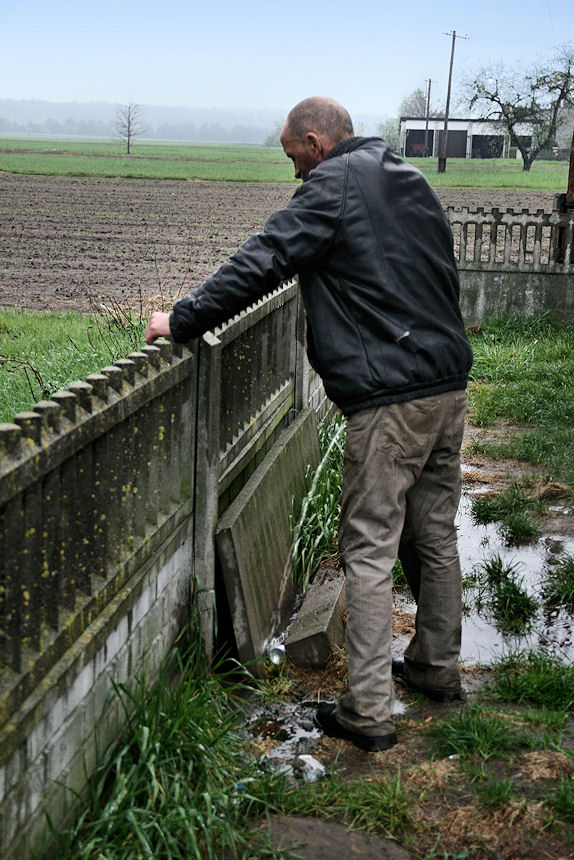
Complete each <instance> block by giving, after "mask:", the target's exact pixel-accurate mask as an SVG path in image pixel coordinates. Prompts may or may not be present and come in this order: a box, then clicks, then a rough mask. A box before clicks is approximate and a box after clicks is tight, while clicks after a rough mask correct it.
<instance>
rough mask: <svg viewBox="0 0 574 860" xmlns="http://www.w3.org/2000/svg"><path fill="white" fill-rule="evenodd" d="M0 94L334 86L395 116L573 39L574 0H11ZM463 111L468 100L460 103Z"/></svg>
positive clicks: (289, 96)
mask: <svg viewBox="0 0 574 860" xmlns="http://www.w3.org/2000/svg"><path fill="white" fill-rule="evenodd" d="M3 7H4V8H3V9H2V24H1V27H2V40H1V50H0V97H1V98H15V99H30V98H39V99H48V100H51V101H110V102H116V103H118V102H119V103H127V102H129V101H134V102H138V103H139V104H142V105H146V104H147V105H171V106H187V107H224V108H235V109H238V108H239V109H249V110H258V109H264V110H268V109H273V110H277V113H278V118H282V116H283V115H284V113H285V112H286V111H287V110H288V109H289V108H290V107H292V106H293V104H295V103H296V102H297V101H299V100H300V99H301V98H304V97H305V96H308V95H329V96H332V97H333V98H335V99H337V100H338V101H340V102H341V103H342V104H344V105H345V107H347V108H348V109H349V111H350V113H351V115H353V116H355V117H356V116H357V115H359V114H370V115H379V116H381V117H388V116H393V115H396V113H397V111H398V106H399V102H400V100H401V98H402V97H403V96H405V95H407V94H408V93H410V92H412V90H413V89H415V88H417V87H420V88H421V89H424V88H425V81H426V79H428V78H430V79H431V80H432V82H433V83H432V95H433V96H434V97H435V98H433V101H436V102H438V103H440V104H443V103H444V99H445V97H446V86H447V78H448V66H449V59H450V48H451V39H450V38H449V36H448V35H445V34H448V33H452V31H453V29H454V30H456V32H457V35H458V34H460V35H461V36H468V37H469V38H468V41H466V40H463V39H460V40H458V39H457V41H456V50H455V61H454V77H453V83H454V85H455V86H456V84H457V82H458V81H459V80H460V78H461V76H462V75H463V73H464V72H465V71H468V70H472V69H475V68H478V67H479V66H481V65H483V64H485V63H487V62H490V61H492V62H497V61H500V60H502V61H504V62H505V63H506V64H507V65H508V66H514V67H516V68H520V67H523V66H524V65H525V63H528V62H530V61H531V60H537V59H542V60H545V59H549V58H550V57H551V56H552V53H553V50H554V49H555V48H556V47H557V46H559V45H563V44H564V43H565V42H568V41H574V0H514V2H511V0H472V1H471V0H456V2H454V0H435V2H432V0H424V2H423V0H395V2H392V3H391V2H388V0H372V1H371V0H288V2H275V0H243V2H233V0H211V2H209V0H201V2H200V0H137V2H136V0H97V2H94V3H89V2H78V0H4V3H3ZM459 113H460V111H459Z"/></svg>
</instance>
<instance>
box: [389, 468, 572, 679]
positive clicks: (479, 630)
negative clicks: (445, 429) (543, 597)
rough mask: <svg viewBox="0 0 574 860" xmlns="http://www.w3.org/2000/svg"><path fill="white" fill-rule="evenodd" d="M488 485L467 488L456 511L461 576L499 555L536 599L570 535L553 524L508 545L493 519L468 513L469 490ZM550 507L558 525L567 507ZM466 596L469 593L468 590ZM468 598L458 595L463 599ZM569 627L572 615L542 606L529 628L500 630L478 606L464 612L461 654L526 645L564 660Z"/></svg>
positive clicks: (405, 606) (488, 658)
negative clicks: (513, 632)
mask: <svg viewBox="0 0 574 860" xmlns="http://www.w3.org/2000/svg"><path fill="white" fill-rule="evenodd" d="M475 471H476V470H475ZM487 489H489V487H488V486H487V485H484V486H478V487H474V488H473V489H472V490H468V489H466V490H465V492H464V494H463V496H462V499H461V503H460V506H459V510H458V514H457V517H456V526H457V529H458V548H459V553H460V560H461V567H462V574H463V578H464V577H468V576H470V575H471V574H472V573H473V571H474V569H475V568H476V566H477V565H480V564H482V563H483V562H485V561H486V560H487V559H489V558H491V557H492V556H495V555H498V556H500V558H501V559H502V561H503V562H504V563H505V564H508V565H513V566H514V567H515V568H516V570H517V574H518V579H519V580H522V586H523V588H524V589H525V591H526V592H527V593H528V594H529V595H532V596H533V597H535V598H537V599H540V594H541V590H542V586H543V584H544V581H545V578H546V575H547V572H548V569H549V567H550V566H551V565H552V564H555V563H556V562H557V561H558V560H559V559H560V557H561V556H563V555H565V554H574V539H573V538H572V537H571V536H567V535H564V534H560V532H559V530H557V531H556V532H555V533H552V534H545V535H543V536H541V537H540V538H538V539H537V540H534V541H532V542H530V543H527V544H522V545H519V546H514V545H513V546H509V545H508V544H507V543H505V542H504V540H503V539H502V537H501V536H500V533H499V531H498V528H497V526H496V523H492V524H489V525H478V524H477V523H476V522H475V521H474V519H473V516H472V508H471V501H472V494H473V493H475V492H481V491H482V492H483V491H484V490H487ZM551 510H552V511H553V512H554V513H555V515H556V523H557V529H559V523H560V515H561V514H563V515H564V516H567V515H570V514H571V512H570V511H569V510H568V508H566V507H561V506H559V505H555V506H553V507H552V508H551ZM470 597H471V594H469V595H468V598H470ZM468 598H467V597H466V596H463V600H464V602H465V603H466V601H467V599H468ZM397 605H398V606H399V607H400V609H402V610H403V611H406V612H412V613H413V614H414V612H415V611H416V606H415V604H414V603H410V602H405V601H404V600H400V601H397ZM573 628H574V619H573V618H572V615H570V614H569V613H568V612H567V611H566V610H564V609H556V610H552V611H548V610H546V609H544V608H543V607H541V608H540V609H539V610H538V611H537V614H536V616H535V618H534V620H533V624H532V627H531V629H530V631H529V632H528V633H525V634H524V635H521V636H517V635H509V634H503V633H501V631H500V630H498V629H497V626H496V623H495V621H494V619H492V618H489V617H488V616H487V615H486V614H485V613H482V612H481V613H480V614H478V613H477V612H476V611H474V610H473V609H472V608H471V609H470V610H467V611H466V612H465V614H464V616H463V625H462V647H461V659H462V660H463V662H464V663H465V664H466V665H475V664H477V663H480V664H483V665H488V664H490V663H492V662H493V661H495V660H496V659H497V658H499V657H500V656H501V655H502V654H505V653H507V652H509V651H511V650H516V649H522V650H526V649H528V650H535V651H544V652H546V653H548V654H552V655H555V656H558V657H560V658H562V659H564V660H574V642H573V640H574V630H573ZM406 642H408V638H407V639H406ZM405 644H406V643H405V641H404V640H402V641H401V642H400V645H401V646H403V647H404V645H405ZM395 650H397V649H396V647H395V648H394V649H393V651H395ZM397 653H398V651H397Z"/></svg>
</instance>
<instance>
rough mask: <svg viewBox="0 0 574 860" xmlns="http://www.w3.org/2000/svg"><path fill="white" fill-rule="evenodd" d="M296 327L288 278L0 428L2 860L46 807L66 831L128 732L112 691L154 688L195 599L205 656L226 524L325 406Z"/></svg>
mask: <svg viewBox="0 0 574 860" xmlns="http://www.w3.org/2000/svg"><path fill="white" fill-rule="evenodd" d="M303 333H304V318H303V314H302V310H301V307H300V299H299V293H298V288H297V284H296V282H295V281H293V282H290V283H287V284H285V285H282V286H281V287H280V288H279V289H277V290H276V291H275V292H274V293H273V294H271V295H269V296H267V297H266V298H265V299H263V300H261V301H260V302H259V303H258V304H257V305H256V306H255V307H253V308H251V309H250V310H249V311H248V312H245V313H243V314H241V315H240V316H238V317H236V318H235V319H233V320H231V321H230V322H229V323H228V324H227V325H226V326H224V327H222V328H221V329H218V330H216V331H215V332H214V333H209V334H207V335H205V336H204V337H203V338H201V339H200V340H198V341H195V342H194V343H193V344H192V347H191V348H187V347H174V346H173V345H172V344H171V342H169V341H167V340H164V341H158V343H157V345H155V346H147V347H144V348H143V349H142V350H141V351H139V352H134V353H132V354H131V355H130V356H129V357H128V358H126V359H123V360H120V361H117V362H116V363H115V364H114V365H113V366H109V367H105V368H103V370H102V371H101V373H94V374H92V375H91V376H89V377H88V378H87V379H86V380H85V381H84V382H78V383H74V384H72V385H70V387H69V388H68V389H67V390H66V391H60V392H58V393H56V394H54V396H53V398H52V399H51V400H50V401H45V402H42V403H38V404H36V405H35V406H34V408H33V410H32V411H30V412H22V413H20V414H18V415H16V416H15V417H14V422H13V423H11V424H4V425H0V660H1V663H0V856H2V857H3V858H10V857H17V858H21V857H27V856H30V855H31V853H32V852H34V851H37V850H38V849H39V847H40V846H41V845H42V843H43V840H44V837H45V833H46V829H47V828H46V817H45V813H48V814H49V815H50V816H51V818H52V820H53V821H54V822H55V823H59V822H62V821H63V820H65V818H66V816H67V815H68V813H69V812H70V811H71V809H72V806H73V805H74V802H75V800H74V794H73V792H78V793H79V794H80V795H81V793H82V792H83V791H84V790H85V787H86V784H87V779H88V777H89V775H90V774H91V773H93V771H94V769H95V767H96V764H97V762H98V761H99V760H101V758H102V756H103V754H104V753H105V751H106V749H107V748H108V747H109V745H110V744H111V743H113V741H114V740H115V739H116V738H117V736H118V731H119V727H120V725H121V720H122V710H121V708H120V704H119V702H118V700H117V698H116V699H115V700H114V699H113V698H110V692H111V690H112V687H113V685H114V684H130V683H132V682H133V679H134V678H135V677H137V676H141V675H145V676H146V677H147V678H148V679H150V680H152V679H153V678H154V677H155V675H156V673H157V670H158V668H159V665H160V664H161V662H162V660H163V659H164V657H165V656H166V654H167V652H168V651H169V649H170V647H171V646H172V644H173V642H174V640H175V638H176V637H177V635H178V634H179V633H180V632H181V630H182V629H183V628H184V627H185V623H186V619H187V618H188V615H189V610H190V593H191V590H192V588H196V589H197V592H198V595H199V597H198V603H199V609H200V611H201V612H202V613H203V616H204V617H203V619H202V629H203V631H204V635H205V648H206V653H207V656H209V654H210V653H211V650H212V648H213V592H214V591H215V588H216V583H215V569H216V559H215V550H214V534H215V531H216V526H217V522H218V519H219V518H220V516H221V515H222V514H223V513H225V511H226V510H228V509H229V507H230V505H231V504H232V503H233V502H236V500H237V498H238V497H240V496H241V492H242V490H243V489H244V487H245V485H246V483H249V481H253V480H255V479H256V477H257V472H258V469H261V467H262V466H263V465H264V463H265V459H266V457H268V456H270V455H271V454H272V452H273V445H274V443H276V440H278V438H280V437H281V435H282V431H285V432H284V433H283V435H284V436H285V435H288V428H289V427H293V426H296V425H297V423H298V421H299V423H300V422H301V420H303V419H304V417H305V416H306V415H311V417H312V418H313V415H314V412H316V413H317V414H318V415H321V414H323V413H324V410H325V409H326V408H327V402H326V400H325V396H324V392H323V390H322V386H321V384H320V382H319V381H318V380H317V379H316V378H314V376H313V374H312V373H310V371H309V368H308V366H307V363H306V359H305V353H304V348H303ZM311 405H313V406H314V410H312V409H309V407H310V406H311ZM297 415H299V416H301V417H300V418H299V419H297ZM307 423H308V422H307ZM309 426H313V427H314V418H313V421H312V422H311V425H309ZM309 438H310V439H311V441H310V442H309V444H308V445H307V447H306V448H305V450H302V451H301V455H300V458H299V459H297V458H295V459H293V457H292V456H291V455H289V456H288V457H287V462H283V463H282V468H283V470H284V474H283V475H282V476H277V475H276V476H275V478H274V481H273V483H274V485H275V488H276V487H277V486H279V487H280V488H281V487H283V486H285V487H286V488H288V490H289V492H294V491H296V492H297V493H299V494H302V493H303V491H304V490H303V487H302V485H301V479H300V478H297V480H295V481H294V482H291V483H292V486H291V487H289V484H290V479H289V478H288V477H286V472H288V471H289V469H290V468H293V469H294V470H295V471H296V472H297V473H298V474H299V475H302V474H304V462H302V459H303V460H305V459H313V457H315V456H316V454H315V452H314V450H313V444H314V445H315V446H316V445H317V443H316V432H315V442H314V443H313V440H312V436H309ZM309 452H311V453H309ZM301 458H302V459H301ZM290 464H292V465H290ZM277 496H280V505H281V506H282V511H283V513H282V515H281V521H282V522H283V521H284V525H283V529H284V531H285V532H286V534H287V535H288V531H289V522H288V519H289V517H288V514H289V511H288V506H289V505H290V504H291V498H290V497H289V498H287V497H286V494H285V493H281V492H279V493H278V492H277V491H276V489H275V492H274V495H273V498H275V497H277ZM269 505H270V506H272V503H269ZM282 540H283V544H284V545H286V540H287V538H285V537H283V538H282ZM276 556H277V560H278V563H279V567H280V578H281V581H282V582H283V580H285V577H286V568H288V564H287V563H286V559H285V558H284V557H283V558H281V557H279V554H278V553H276ZM273 561H274V560H273V559H272V560H271V562H270V564H271V566H272V565H273ZM271 573H272V572H270V573H269V575H270V576H271ZM282 587H283V588H284V586H282ZM284 590H285V589H284ZM272 614H273V613H271V612H267V614H266V615H264V616H262V617H260V618H259V619H258V623H259V627H258V629H257V631H256V633H255V634H253V633H252V634H251V639H250V647H251V651H252V652H253V651H254V650H260V649H261V648H262V647H263V644H264V641H265V638H266V637H268V636H269V635H271V634H272V633H273V630H272V624H273V623H274V622H275V621H276V619H273V618H272V617H271V616H272Z"/></svg>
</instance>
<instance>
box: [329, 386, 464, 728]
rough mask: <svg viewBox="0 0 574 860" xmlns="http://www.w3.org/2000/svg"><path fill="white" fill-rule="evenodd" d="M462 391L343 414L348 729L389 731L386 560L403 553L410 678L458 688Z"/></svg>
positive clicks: (343, 706) (344, 717)
mask: <svg viewBox="0 0 574 860" xmlns="http://www.w3.org/2000/svg"><path fill="white" fill-rule="evenodd" d="M466 402H467V401H466V393H465V392H464V391H449V392H447V393H446V394H440V395H437V396H434V397H425V398H421V399H418V400H411V401H408V402H406V403H397V404H391V405H389V406H380V407H376V408H373V409H364V410H361V411H360V412H357V413H355V414H354V415H351V416H350V418H349V419H348V422H347V440H346V446H345V462H344V471H343V498H342V505H341V523H340V528H339V547H340V552H341V558H342V562H343V568H344V571H345V576H346V580H347V658H348V665H349V690H348V692H347V693H346V694H345V695H344V696H342V697H341V699H340V700H339V702H338V706H337V718H338V719H339V721H340V723H341V724H342V725H344V726H345V727H346V728H348V729H351V730H354V731H359V732H363V733H364V734H367V735H378V734H386V733H388V732H390V731H393V724H392V722H391V714H392V710H393V685H392V678H391V642H392V568H393V565H394V563H395V561H396V559H397V556H398V555H399V554H400V557H401V561H402V563H403V568H404V570H405V575H406V577H407V580H408V582H409V585H410V587H411V590H412V591H413V594H414V596H415V599H416V600H417V616H416V633H415V635H414V637H413V639H412V641H411V643H410V644H409V646H408V648H407V650H406V652H405V673H406V675H407V677H408V678H410V679H411V680H413V681H415V682H417V683H419V684H424V685H426V686H428V687H432V688H434V689H437V690H453V689H458V687H459V685H460V675H459V668H458V657H459V653H460V631H461V590H460V579H461V577H460V564H459V557H458V548H457V541H456V528H455V525H454V518H455V514H456V511H457V508H458V503H459V499H460V490H461V476H460V446H461V442H462V435H463V430H464V418H465V414H466Z"/></svg>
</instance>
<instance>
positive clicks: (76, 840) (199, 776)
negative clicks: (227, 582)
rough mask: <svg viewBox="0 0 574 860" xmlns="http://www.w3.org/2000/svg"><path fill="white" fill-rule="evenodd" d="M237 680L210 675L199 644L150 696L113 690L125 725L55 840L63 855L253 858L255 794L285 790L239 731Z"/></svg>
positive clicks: (145, 691) (179, 656)
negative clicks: (250, 824) (250, 825)
mask: <svg viewBox="0 0 574 860" xmlns="http://www.w3.org/2000/svg"><path fill="white" fill-rule="evenodd" d="M174 670H177V672H178V673H179V682H178V683H177V684H176V685H175V686H174V687H173V689H172V685H171V683H170V679H171V676H172V673H173V671H174ZM235 671H236V670H235ZM233 678H235V680H233V682H232V683H230V681H231V680H232V679H231V676H226V675H225V673H223V672H222V671H218V670H217V668H216V670H215V671H213V672H211V671H209V669H207V668H206V665H205V660H204V659H203V657H202V654H201V649H200V648H199V647H198V645H197V641H196V643H195V644H194V645H192V646H191V648H190V649H189V650H187V651H184V652H182V653H179V652H178V653H176V655H175V657H174V660H172V663H171V665H170V666H168V667H166V668H164V669H163V670H162V671H161V673H160V677H159V680H158V682H157V684H156V685H155V686H154V687H149V688H148V687H147V686H146V684H145V682H144V681H143V680H140V681H138V682H137V683H136V685H135V687H134V689H132V690H129V689H127V688H126V687H119V688H118V689H117V690H116V695H117V696H119V699H120V702H121V703H122V705H123V706H124V708H125V713H126V718H127V721H126V724H125V727H124V729H123V732H122V737H121V740H120V743H119V745H118V746H117V747H115V748H114V749H113V750H112V751H111V753H110V754H109V755H108V756H107V757H106V759H105V760H104V762H103V763H102V764H101V765H100V767H99V768H98V770H97V771H96V774H95V776H94V778H93V780H92V782H91V784H90V790H89V795H88V799H87V802H84V803H82V805H81V812H80V814H79V816H78V817H77V819H76V820H75V821H74V822H73V824H72V825H71V826H70V827H68V828H67V829H65V830H62V831H60V832H54V834H53V838H54V842H55V847H56V849H57V850H56V854H57V856H59V857H74V858H77V860H80V858H94V857H114V858H132V857H150V858H151V857H164V858H176V857H177V858H184V857H185V858H198V860H199V858H201V860H205V858H212V860H217V858H220V857H222V856H223V854H224V852H225V851H226V850H230V851H232V852H233V856H245V855H246V854H247V851H248V849H247V844H248V843H247V838H246V835H245V831H244V826H245V822H246V820H248V819H249V818H250V816H251V815H252V814H254V813H255V812H260V811H261V809H262V808H263V807H264V802H261V801H260V800H259V798H258V794H260V793H261V794H268V795H270V796H273V794H274V792H275V791H276V790H277V788H276V787H274V786H273V785H271V783H273V782H274V781H275V782H278V783H280V784H281V785H282V784H283V782H282V780H281V778H280V777H273V776H262V775H261V774H260V773H258V772H257V769H256V766H255V765H256V763H255V759H254V758H253V756H250V755H249V753H248V749H247V747H246V744H245V742H244V739H243V737H242V735H241V732H240V723H241V710H240V709H239V708H238V707H236V706H235V705H234V703H235V701H236V700H235V694H236V693H238V687H237V681H236V676H235V675H234V676H233ZM245 689H246V683H245V682H243V690H242V693H243V694H245ZM243 852H245V855H244V853H243ZM249 852H250V853H249V856H250V857H251V856H253V857H259V856H265V855H264V854H263V852H261V853H258V852H253V853H251V850H250V849H249Z"/></svg>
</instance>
